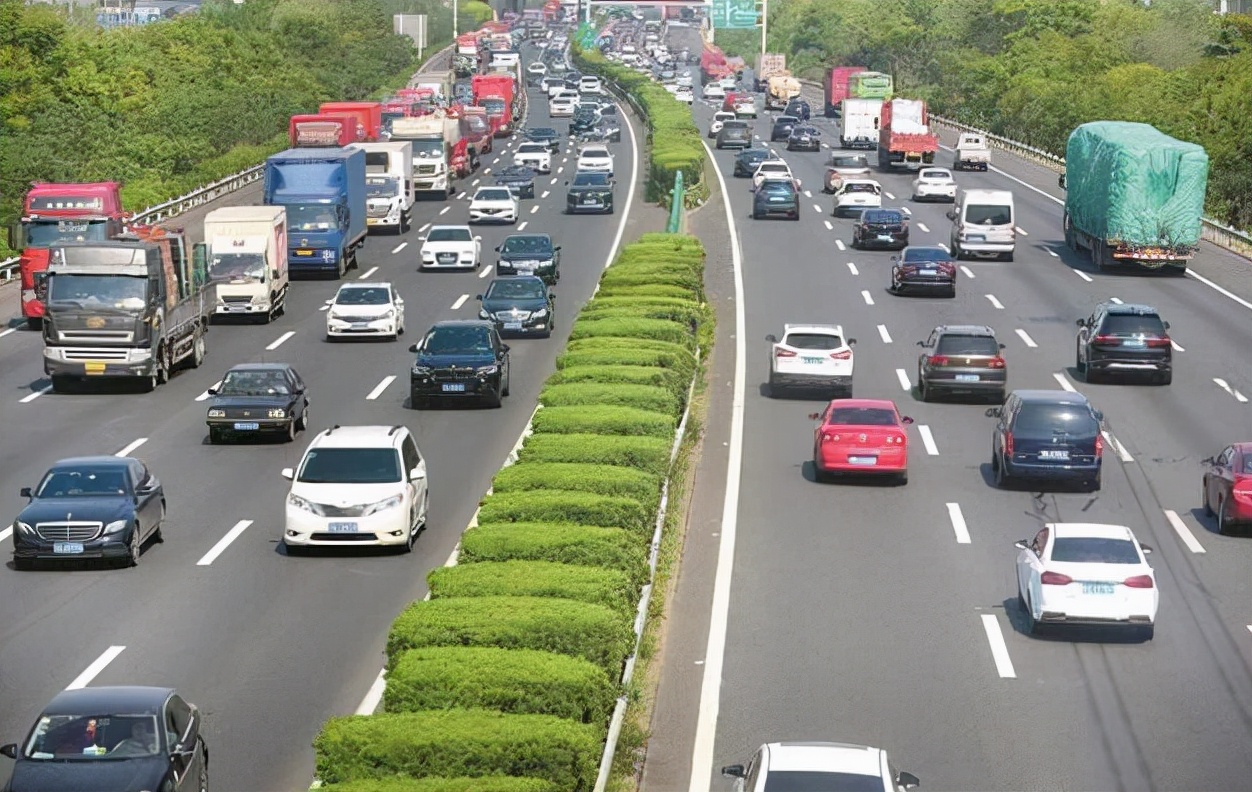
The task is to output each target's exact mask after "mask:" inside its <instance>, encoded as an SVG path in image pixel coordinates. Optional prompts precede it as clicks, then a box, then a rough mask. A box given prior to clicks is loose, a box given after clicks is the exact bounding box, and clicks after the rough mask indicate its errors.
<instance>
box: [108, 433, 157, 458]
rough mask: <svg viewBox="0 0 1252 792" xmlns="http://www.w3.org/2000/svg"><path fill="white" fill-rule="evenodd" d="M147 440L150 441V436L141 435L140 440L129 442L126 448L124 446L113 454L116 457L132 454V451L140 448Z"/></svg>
mask: <svg viewBox="0 0 1252 792" xmlns="http://www.w3.org/2000/svg"><path fill="white" fill-rule="evenodd" d="M146 442H148V438H146V437H141V438H139V439H138V440H135V441H132V442H131V443H129V444H128V445H127V446H126V447H125V448H123V449H122V450H121V451H118V452H117V453H116V454H114V455H113V456H116V457H124V456H130V455H131V453H132V452H133V451H134V450H135V449H136V448H138V447H139V446H141V445H143V444H144V443H146Z"/></svg>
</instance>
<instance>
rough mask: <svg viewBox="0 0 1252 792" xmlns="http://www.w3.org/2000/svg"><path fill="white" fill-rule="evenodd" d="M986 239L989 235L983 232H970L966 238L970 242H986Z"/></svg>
mask: <svg viewBox="0 0 1252 792" xmlns="http://www.w3.org/2000/svg"><path fill="white" fill-rule="evenodd" d="M986 239H987V237H985V236H983V235H982V234H970V235H969V236H968V237H966V240H967V241H969V242H985V241H986Z"/></svg>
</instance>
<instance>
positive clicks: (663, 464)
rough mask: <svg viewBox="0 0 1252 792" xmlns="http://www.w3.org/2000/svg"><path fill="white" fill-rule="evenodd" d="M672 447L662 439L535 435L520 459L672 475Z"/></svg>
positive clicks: (530, 439) (528, 442)
mask: <svg viewBox="0 0 1252 792" xmlns="http://www.w3.org/2000/svg"><path fill="white" fill-rule="evenodd" d="M671 445H672V441H670V440H668V439H665V438H661V437H626V436H613V435H590V434H569V435H556V434H553V435H541V434H535V435H531V436H530V437H529V438H527V439H526V444H525V445H523V446H522V450H521V453H520V454H519V455H518V460H519V461H533V462H584V463H591V464H595V463H599V464H603V465H621V466H623V467H634V468H638V469H640V470H643V471H646V472H648V473H653V474H655V475H658V476H664V475H666V474H667V473H669V457H670V446H671Z"/></svg>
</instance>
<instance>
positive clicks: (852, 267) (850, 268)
mask: <svg viewBox="0 0 1252 792" xmlns="http://www.w3.org/2000/svg"><path fill="white" fill-rule="evenodd" d="M848 272H851V273H852V274H853V275H860V274H861V271H860V270H859V269H857V268H856V265H855V264H853V263H852V262H851V261H849V262H848Z"/></svg>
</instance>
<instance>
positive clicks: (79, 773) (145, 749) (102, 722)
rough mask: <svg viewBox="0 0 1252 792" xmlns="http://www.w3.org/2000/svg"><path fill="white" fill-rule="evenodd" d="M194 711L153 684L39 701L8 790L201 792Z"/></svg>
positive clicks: (201, 754) (205, 766)
mask: <svg viewBox="0 0 1252 792" xmlns="http://www.w3.org/2000/svg"><path fill="white" fill-rule="evenodd" d="M203 728H204V723H203V716H202V715H201V714H200V710H198V709H197V708H196V706H195V705H194V704H189V703H188V702H187V701H186V700H184V699H183V697H182V696H180V695H178V692H177V691H175V690H171V689H169V688H159V687H138V686H134V687H123V686H116V687H85V688H79V689H76V690H63V691H61V692H60V693H58V694H57V695H56V697H55V698H53V699H52V702H51V703H50V704H48V706H47V707H46V708H44V711H43V714H41V715H40V716H39V719H38V720H37V721H35V725H34V727H33V728H32V729H31V730H30V735H29V736H27V738H26V741H25V742H24V743H22V744H21V745H18V744H16V743H10V744H9V745H5V746H2V747H0V755H3V756H8V757H10V758H12V759H15V760H16V762H15V764H14V765H13V774H12V775H11V776H10V777H9V783H8V784H7V785H6V786H5V787H4V789H5V790H12V791H13V792H140V790H153V791H154V792H155V791H156V790H160V792H206V790H208V788H209V749H208V747H207V746H206V745H205V744H204V737H203V736H201V732H202V731H203Z"/></svg>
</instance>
